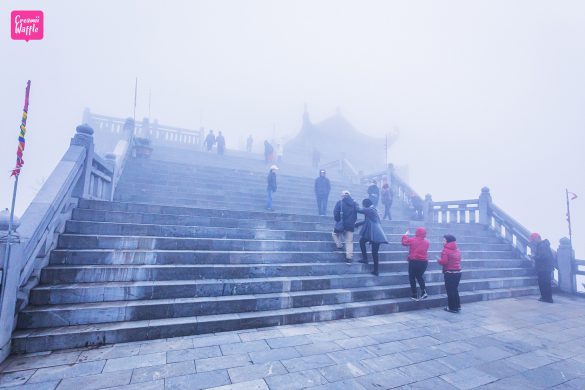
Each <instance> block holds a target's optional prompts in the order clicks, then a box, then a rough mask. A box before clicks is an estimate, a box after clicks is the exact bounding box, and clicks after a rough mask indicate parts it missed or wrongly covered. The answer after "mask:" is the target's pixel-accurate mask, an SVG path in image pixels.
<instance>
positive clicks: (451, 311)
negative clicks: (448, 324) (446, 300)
mask: <svg viewBox="0 0 585 390" xmlns="http://www.w3.org/2000/svg"><path fill="white" fill-rule="evenodd" d="M443 310H445V311H448V312H449V313H459V311H458V310H451V309H449V308H448V307H444V308H443Z"/></svg>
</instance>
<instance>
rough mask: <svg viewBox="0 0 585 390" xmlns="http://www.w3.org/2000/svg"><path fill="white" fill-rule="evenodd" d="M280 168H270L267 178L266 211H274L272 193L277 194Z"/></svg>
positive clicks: (274, 166)
mask: <svg viewBox="0 0 585 390" xmlns="http://www.w3.org/2000/svg"><path fill="white" fill-rule="evenodd" d="M277 170H278V167H277V166H276V165H273V166H271V167H270V172H268V177H267V178H266V182H267V183H266V210H269V211H273V209H272V193H273V192H276V171H277Z"/></svg>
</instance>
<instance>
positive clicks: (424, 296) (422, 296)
mask: <svg viewBox="0 0 585 390" xmlns="http://www.w3.org/2000/svg"><path fill="white" fill-rule="evenodd" d="M428 297H429V294H427V292H426V291H425V292H423V295H421V297H420V299H427V298H428Z"/></svg>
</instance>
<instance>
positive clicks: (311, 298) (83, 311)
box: [17, 278, 536, 329]
mask: <svg viewBox="0 0 585 390" xmlns="http://www.w3.org/2000/svg"><path fill="white" fill-rule="evenodd" d="M535 281H536V279H535V278H514V279H506V278H498V279H494V280H493V284H490V281H489V280H464V281H462V282H461V284H460V287H459V289H460V291H473V290H482V289H486V288H498V287H500V288H510V287H523V286H532V285H534V284H535ZM427 291H428V293H429V294H430V295H437V294H444V293H445V287H444V283H441V282H429V284H428V286H427ZM409 294H410V287H409V285H407V284H399V285H392V286H379V287H374V288H371V287H369V288H356V289H330V290H315V291H298V292H279V293H264V294H259V295H242V294H238V295H231V296H219V297H186V298H178V299H157V300H154V299H147V300H133V301H115V302H101V303H83V304H68V305H48V306H40V307H28V308H27V309H25V310H23V311H22V312H21V313H20V314H19V317H18V325H17V326H18V328H19V329H32V328H50V327H57V326H70V325H86V324H98V323H107V322H121V321H142V320H154V319H163V318H178V317H191V316H202V315H206V314H209V313H213V314H228V313H242V312H259V311H266V310H279V309H292V308H298V307H306V306H319V305H336V304H340V303H351V302H362V301H372V300H379V299H394V298H403V297H405V296H409Z"/></svg>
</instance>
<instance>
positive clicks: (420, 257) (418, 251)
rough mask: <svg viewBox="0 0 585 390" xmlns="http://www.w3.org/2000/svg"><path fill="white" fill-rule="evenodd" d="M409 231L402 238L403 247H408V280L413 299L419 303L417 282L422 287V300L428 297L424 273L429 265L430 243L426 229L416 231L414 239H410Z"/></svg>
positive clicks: (420, 228) (421, 228)
mask: <svg viewBox="0 0 585 390" xmlns="http://www.w3.org/2000/svg"><path fill="white" fill-rule="evenodd" d="M408 232H409V231H408V230H406V233H404V236H402V245H404V246H407V247H408V280H409V281H410V290H411V292H412V294H411V296H410V297H411V298H412V299H414V300H415V301H417V300H418V299H419V298H418V295H417V291H416V282H417V281H418V285H419V286H420V299H426V298H427V297H428V294H427V289H426V287H425V278H424V276H423V275H424V273H425V271H426V270H427V267H428V265H429V259H428V254H427V253H428V250H429V241H428V240H427V239H426V238H425V237H426V236H427V231H426V230H425V228H424V227H419V228H418V229H416V233H415V236H414V237H413V238H410V237H408Z"/></svg>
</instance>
